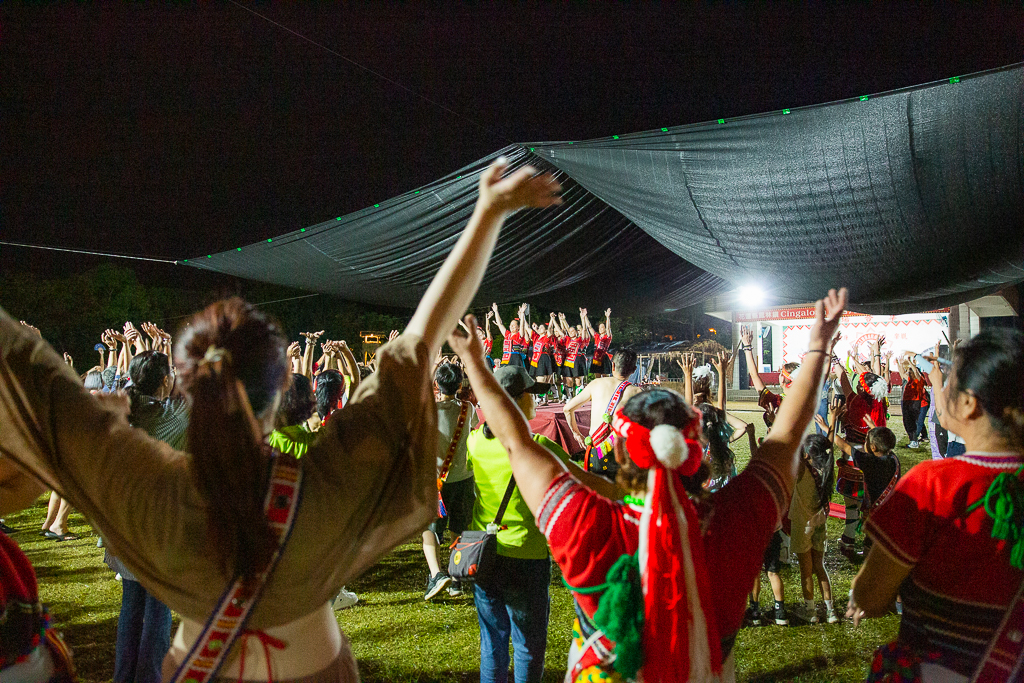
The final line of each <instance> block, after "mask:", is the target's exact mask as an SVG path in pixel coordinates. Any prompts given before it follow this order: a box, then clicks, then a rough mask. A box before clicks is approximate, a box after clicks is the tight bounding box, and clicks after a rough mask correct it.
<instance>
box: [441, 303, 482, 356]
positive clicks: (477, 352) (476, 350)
mask: <svg viewBox="0 0 1024 683" xmlns="http://www.w3.org/2000/svg"><path fill="white" fill-rule="evenodd" d="M463 321H464V322H465V323H466V326H467V327H469V329H471V330H472V329H473V328H474V327H476V316H475V315H473V314H472V313H470V314H469V315H467V316H466V317H465V318H463ZM448 346H450V347H452V350H454V351H455V353H457V354H459V357H460V358H462V359H463V360H464V361H467V362H469V361H471V360H475V359H477V358H483V356H484V345H483V343H482V342H481V341H480V337H478V336H476V335H475V334H462V333H461V332H459V330H455V331H454V332H452V333H451V334H450V335H449V336H448Z"/></svg>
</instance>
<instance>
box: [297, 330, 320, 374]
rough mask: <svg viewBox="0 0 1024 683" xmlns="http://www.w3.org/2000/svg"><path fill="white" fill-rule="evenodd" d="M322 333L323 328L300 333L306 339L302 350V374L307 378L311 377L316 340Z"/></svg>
mask: <svg viewBox="0 0 1024 683" xmlns="http://www.w3.org/2000/svg"><path fill="white" fill-rule="evenodd" d="M323 333H324V331H323V330H320V331H319V332H303V333H302V336H303V337H305V339H306V346H305V348H304V349H303V351H302V374H303V375H305V376H306V377H308V378H309V379H313V355H314V354H315V353H316V341H317V339H319V338H320V336H321V335H322V334H323Z"/></svg>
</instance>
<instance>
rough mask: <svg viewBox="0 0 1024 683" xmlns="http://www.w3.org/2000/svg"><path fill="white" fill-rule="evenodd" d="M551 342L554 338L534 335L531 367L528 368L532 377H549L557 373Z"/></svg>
mask: <svg viewBox="0 0 1024 683" xmlns="http://www.w3.org/2000/svg"><path fill="white" fill-rule="evenodd" d="M551 341H552V337H549V336H548V335H546V334H544V335H539V334H534V339H533V348H532V351H531V354H530V367H529V368H527V371H528V372H529V373H530V376H531V377H547V376H548V375H551V374H553V373H554V372H555V370H554V362H553V358H552V355H551Z"/></svg>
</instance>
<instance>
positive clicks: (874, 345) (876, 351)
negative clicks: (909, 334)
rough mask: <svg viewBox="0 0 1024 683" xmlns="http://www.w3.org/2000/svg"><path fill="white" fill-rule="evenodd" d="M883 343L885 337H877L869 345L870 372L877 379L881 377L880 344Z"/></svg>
mask: <svg viewBox="0 0 1024 683" xmlns="http://www.w3.org/2000/svg"><path fill="white" fill-rule="evenodd" d="M883 343H885V337H879V338H878V339H875V340H874V341H873V342H871V344H870V345H869V347H870V349H871V361H870V365H871V372H873V373H875V374H876V375H878V376H879V377H881V376H882V344H883Z"/></svg>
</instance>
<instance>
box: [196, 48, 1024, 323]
mask: <svg viewBox="0 0 1024 683" xmlns="http://www.w3.org/2000/svg"><path fill="white" fill-rule="evenodd" d="M1022 102H1024V67H1022V65H1020V64H1018V65H1014V66H1010V67H1005V68H1002V69H997V70H994V71H989V72H984V73H980V74H976V75H973V76H965V77H961V78H959V79H955V78H954V79H950V80H949V81H943V82H940V83H936V84H930V85H926V86H919V87H914V88H907V89H904V90H899V91H894V92H889V93H885V94H883V95H876V96H871V97H862V98H858V99H855V100H850V101H844V102H837V103H832V104H827V105H820V106H815V107H805V108H801V109H794V110H792V111H791V112H790V111H789V110H784V111H782V112H774V113H769V114H762V115H757V116H750V117H744V118H739V119H729V120H719V121H717V122H710V123H704V124H696V125H689V126H681V127H676V128H668V129H665V128H663V129H661V130H659V131H651V132H645V133H635V134H630V135H621V136H613V137H612V138H604V139H600V140H591V141H585V142H558V143H535V144H533V145H522V146H519V145H515V146H511V147H508V148H506V149H504V150H501V151H500V152H498V153H496V154H494V155H492V156H489V157H487V158H484V159H481V160H479V161H477V162H476V163H474V164H472V165H470V166H467V167H466V168H463V169H461V170H459V171H457V172H455V173H453V174H451V175H449V176H447V177H445V178H441V179H440V180H438V181H436V182H434V183H433V184H431V185H428V186H425V187H422V188H419V189H418V190H415V191H412V192H409V193H406V194H404V195H401V196H399V197H396V198H394V199H392V200H389V201H387V202H385V203H382V204H380V205H378V206H374V207H372V208H368V209H365V210H363V211H359V212H356V213H353V214H349V215H347V216H342V217H340V218H338V219H336V220H332V221H327V222H324V223H321V224H319V225H315V226H312V227H310V228H306V229H303V230H300V231H296V232H292V233H289V234H287V235H284V236H282V237H276V238H274V239H273V240H268V241H267V242H266V243H262V244H257V245H251V246H247V247H242V248H241V249H240V250H235V251H228V252H222V253H219V254H213V255H210V256H208V257H199V258H195V259H189V260H188V261H187V263H188V264H190V265H195V266H197V267H199V268H206V269H210V270H216V271H219V272H224V273H230V274H233V275H239V276H242V277H247V278H252V279H256V280H263V281H267V282H275V283H279V284H284V285H290V286H294V287H300V288H304V289H310V290H314V291H319V292H328V293H332V294H337V295H339V296H342V297H345V298H347V299H354V300H359V301H365V302H371V303H378V304H387V305H393V306H414V305H415V304H416V302H417V301H418V300H419V297H420V295H421V294H422V293H423V291H424V290H425V289H426V287H427V285H428V283H429V282H430V279H431V278H432V277H433V275H434V273H435V272H436V271H437V269H438V268H439V267H440V265H441V263H442V261H443V260H444V258H445V256H446V255H447V253H448V252H449V250H450V249H451V247H452V245H453V244H454V243H455V240H456V239H457V238H458V235H459V233H460V232H461V230H462V228H463V227H464V226H465V224H466V221H467V220H468V219H469V216H470V214H471V213H472V210H473V204H474V202H475V200H476V183H477V180H478V177H479V174H480V172H481V171H482V170H483V169H484V168H485V167H486V166H487V164H489V163H490V162H491V161H492V160H493V159H494V158H495V157H497V156H498V155H500V154H504V155H506V156H507V157H508V158H509V160H510V162H511V164H512V166H513V167H517V166H520V165H523V164H525V163H530V164H533V165H535V166H537V167H539V168H542V169H544V170H553V171H555V172H556V173H557V175H558V176H559V179H560V180H561V182H562V184H563V187H564V193H563V196H564V200H565V203H564V204H563V205H562V206H560V207H558V208H555V209H547V210H542V211H533V210H531V211H522V212H519V213H516V214H515V215H513V216H512V217H510V218H509V220H508V221H507V222H506V226H505V228H504V229H503V231H502V234H501V237H500V239H499V242H498V246H497V248H496V250H495V253H494V257H493V258H492V260H491V263H490V266H489V267H488V270H487V275H486V278H485V280H484V284H483V287H482V288H481V291H480V295H479V296H478V298H477V303H478V304H486V303H489V302H490V301H499V302H508V301H518V300H527V301H531V302H534V303H537V304H540V305H550V306H552V307H554V306H559V307H570V306H575V305H586V304H588V303H589V304H591V305H594V303H600V305H601V306H605V305H609V306H613V307H617V308H619V309H623V308H625V309H626V310H630V311H651V310H665V309H675V308H680V307H683V306H687V305H690V304H694V303H699V302H700V301H702V300H704V299H706V298H708V297H710V296H713V295H716V294H720V293H722V292H724V291H726V290H729V289H732V288H733V287H735V286H737V285H743V284H757V285H759V286H761V287H763V288H764V289H765V290H767V291H768V292H769V293H770V294H771V295H772V296H773V297H774V298H775V299H776V300H777V301H810V300H814V299H816V298H818V297H820V296H821V295H822V294H823V293H824V292H825V291H826V290H827V289H828V288H829V287H833V286H837V285H846V286H848V287H849V288H850V291H851V300H852V302H853V305H854V307H855V308H856V309H858V310H860V311H864V312H878V313H890V314H896V313H904V312H914V311H920V310H925V309H929V308H934V307H937V306H945V305H950V304H953V303H959V302H963V301H967V300H970V299H972V298H975V297H977V296H981V295H984V294H987V293H990V292H992V291H995V290H998V289H1000V288H1002V287H1004V286H1007V285H1010V284H1015V283H1017V282H1021V281H1024V145H1022V143H1024V111H1022Z"/></svg>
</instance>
